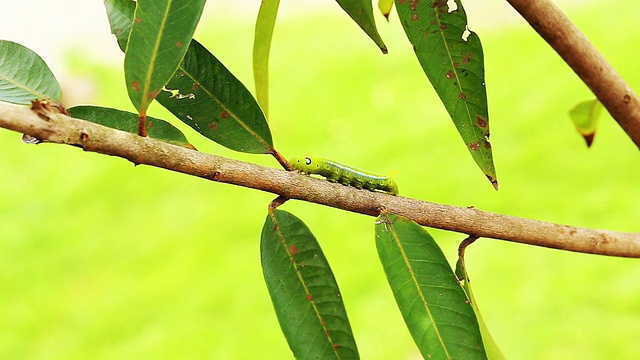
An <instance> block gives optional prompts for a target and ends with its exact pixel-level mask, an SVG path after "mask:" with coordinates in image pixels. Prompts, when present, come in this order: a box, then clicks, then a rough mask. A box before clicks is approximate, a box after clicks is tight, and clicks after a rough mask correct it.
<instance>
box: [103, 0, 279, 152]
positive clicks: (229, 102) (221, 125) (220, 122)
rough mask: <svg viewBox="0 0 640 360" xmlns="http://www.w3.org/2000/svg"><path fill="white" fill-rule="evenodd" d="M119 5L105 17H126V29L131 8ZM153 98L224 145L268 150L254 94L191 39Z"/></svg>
mask: <svg viewBox="0 0 640 360" xmlns="http://www.w3.org/2000/svg"><path fill="white" fill-rule="evenodd" d="M109 1H116V2H123V1H125V2H126V1H128V2H130V3H133V2H134V1H133V0H109ZM119 8H120V9H125V11H122V12H107V15H108V17H109V22H110V23H112V24H113V23H114V22H118V21H121V20H120V19H119V18H120V17H124V18H128V19H129V28H123V31H124V34H126V35H128V34H129V31H130V30H131V24H132V23H133V21H134V20H133V19H134V12H133V11H131V7H130V6H129V7H127V6H120V7H119ZM127 9H128V10H127ZM126 35H123V36H125V37H126ZM157 100H158V102H159V103H160V104H161V105H162V106H164V107H165V108H166V109H167V110H169V111H171V112H172V113H173V114H174V115H175V116H177V117H178V118H179V119H180V120H181V121H183V122H185V123H186V124H187V125H189V126H191V127H192V128H193V129H195V130H196V131H198V132H199V133H201V134H202V135H204V136H205V137H207V138H209V139H211V140H213V141H215V142H217V143H219V144H220V145H223V146H226V147H228V148H229V149H232V150H236V151H242V152H247V153H254V154H267V153H270V152H271V151H272V150H273V141H272V138H271V131H270V130H269V125H268V124H267V120H266V118H265V116H264V114H263V113H262V110H261V109H260V106H259V105H258V103H257V102H256V100H255V99H254V98H253V96H252V95H251V93H250V92H249V90H247V88H246V87H245V86H244V85H243V84H242V83H241V82H240V80H238V79H237V78H236V77H235V76H233V74H232V73H231V72H229V70H227V69H226V68H225V67H224V65H223V64H222V63H221V62H220V61H218V59H217V58H216V57H215V56H213V54H211V53H210V52H209V51H208V50H207V49H205V48H204V46H202V45H201V44H200V43H198V42H197V41H196V40H192V41H191V43H190V45H189V47H188V48H187V52H186V54H185V56H184V58H183V59H182V63H181V64H180V66H179V67H178V70H177V71H176V73H175V74H174V76H172V77H171V78H170V80H169V83H167V84H166V85H165V86H164V87H163V88H162V89H161V91H160V93H159V94H158V96H157Z"/></svg>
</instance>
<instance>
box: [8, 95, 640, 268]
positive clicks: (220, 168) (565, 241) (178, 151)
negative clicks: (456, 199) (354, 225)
mask: <svg viewBox="0 0 640 360" xmlns="http://www.w3.org/2000/svg"><path fill="white" fill-rule="evenodd" d="M47 116H48V118H49V120H48V121H45V120H43V119H42V118H40V117H39V116H38V115H37V114H36V113H35V112H33V111H32V110H31V109H29V108H28V107H24V106H17V105H12V104H7V103H3V102H0V127H3V128H7V129H10V130H14V131H17V132H20V133H25V134H27V135H30V136H33V137H35V138H38V139H41V140H45V141H47V142H53V143H60V144H69V145H74V146H79V147H82V148H83V149H84V150H86V151H93V152H97V153H101V154H106V155H113V156H118V157H122V158H125V159H128V160H130V161H131V162H133V163H134V164H146V165H150V166H156V167H160V168H164V169H168V170H172V171H177V172H181V173H184V174H188V175H193V176H198V177H202V178H206V179H210V180H214V181H219V182H224V183H229V184H234V185H238V186H244V187H248V188H253V189H258V190H262V191H267V192H270V193H274V194H278V195H281V196H283V197H284V198H287V199H298V200H303V201H308V202H313V203H317V204H322V205H326V206H331V207H335V208H339V209H343V210H347V211H352V212H357V213H360V214H366V215H370V216H378V214H379V213H380V209H386V211H388V212H390V213H393V214H398V215H402V216H405V217H407V218H409V219H411V220H413V221H415V222H417V223H418V224H420V225H424V226H429V227H434V228H440V229H445V230H451V231H456V232H460V233H465V234H473V235H474V236H478V237H488V238H494V239H503V240H508V241H514V242H518V243H523V244H529V245H537V246H544V247H549V248H556V249H563V250H569V251H576V252H583V253H592V254H600V255H611V256H624V257H640V233H622V232H613V231H606V230H595V229H588V228H580V227H574V226H568V225H558V224H552V223H547V222H542V221H536V220H531V219H523V218H517V217H513V216H508V215H501V214H495V213H490V212H485V211H480V210H478V209H475V208H462V207H456V206H448V205H440V204H434V203H430V202H426V201H421V200H416V199H411V198H405V197H402V196H393V195H390V194H386V193H381V192H372V191H367V190H358V189H356V188H354V187H349V186H343V185H340V184H335V183H331V182H329V181H324V180H320V179H316V178H312V177H309V176H304V175H301V174H298V173H296V172H294V171H284V170H279V169H274V168H269V167H264V166H259V165H255V164H250V163H246V162H242V161H237V160H231V159H227V158H223V157H220V156H216V155H211V154H206V153H202V152H198V151H195V150H192V149H188V148H185V147H180V146H175V145H172V144H168V143H165V142H162V141H159V140H155V139H152V138H149V137H140V136H138V135H136V134H132V133H127V132H124V131H119V130H114V129H111V128H108V127H105V126H101V125H98V124H95V123H91V122H88V121H84V120H80V119H74V118H71V117H68V116H66V115H63V114H49V115H47ZM25 146H26V145H25Z"/></svg>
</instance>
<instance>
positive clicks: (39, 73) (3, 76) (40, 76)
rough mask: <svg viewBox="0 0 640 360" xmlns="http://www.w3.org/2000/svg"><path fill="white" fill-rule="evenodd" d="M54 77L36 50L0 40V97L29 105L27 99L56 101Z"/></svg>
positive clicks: (57, 93)
mask: <svg viewBox="0 0 640 360" xmlns="http://www.w3.org/2000/svg"><path fill="white" fill-rule="evenodd" d="M61 96H62V89H61V88H60V84H59V83H58V80H56V78H55V76H54V75H53V73H52V72H51V70H50V69H49V67H48V66H47V64H46V63H45V62H44V60H42V58H41V57H40V56H38V54H36V53H35V52H33V51H32V50H30V49H29V48H26V47H24V46H22V45H20V44H17V43H14V42H11V41H6V40H0V100H1V101H7V102H11V103H14V104H23V105H30V104H31V100H35V99H51V100H56V101H60V97H61Z"/></svg>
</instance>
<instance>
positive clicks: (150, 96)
mask: <svg viewBox="0 0 640 360" xmlns="http://www.w3.org/2000/svg"><path fill="white" fill-rule="evenodd" d="M204 4H205V0H191V1H189V2H183V1H176V0H139V1H138V2H137V6H136V9H135V14H134V21H133V26H132V28H131V31H130V33H129V37H128V38H129V40H128V43H127V48H126V51H125V56H124V75H125V79H126V84H127V91H128V93H129V98H130V99H131V102H132V103H133V105H134V106H135V107H136V109H137V110H138V113H139V115H140V120H141V121H142V124H140V125H143V122H144V117H145V116H146V112H147V108H148V107H149V104H151V102H152V101H153V100H154V99H155V98H156V96H157V95H158V93H159V92H160V89H161V88H162V86H163V85H164V84H166V83H167V80H169V78H170V77H171V76H172V75H173V73H174V72H175V71H176V69H177V68H178V66H179V65H180V62H181V61H182V58H183V57H184V54H185V53H186V51H187V47H188V46H189V42H190V41H191V37H192V36H193V32H194V31H195V29H196V25H197V24H198V21H199V20H200V15H201V14H202V9H203V7H204ZM125 10H126V9H125ZM117 18H118V19H120V21H119V22H118V24H119V25H118V27H119V28H120V29H122V26H121V25H122V16H120V15H119V16H118V17H117ZM121 36H124V34H123V33H122V32H121ZM139 132H140V135H144V134H143V133H141V131H140V127H139Z"/></svg>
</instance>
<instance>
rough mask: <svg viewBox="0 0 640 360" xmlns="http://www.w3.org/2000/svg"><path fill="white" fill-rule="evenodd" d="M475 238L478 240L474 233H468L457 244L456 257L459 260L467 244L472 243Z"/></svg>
mask: <svg viewBox="0 0 640 360" xmlns="http://www.w3.org/2000/svg"><path fill="white" fill-rule="evenodd" d="M476 240H478V237H477V236H474V235H469V236H468V237H467V238H466V239H464V240H462V242H461V243H460V245H459V246H458V257H459V258H460V259H461V260H464V251H465V250H466V249H467V246H469V245H471V244H473V243H474V242H475V241H476Z"/></svg>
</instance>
